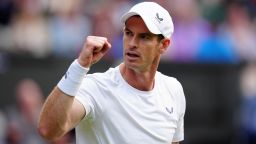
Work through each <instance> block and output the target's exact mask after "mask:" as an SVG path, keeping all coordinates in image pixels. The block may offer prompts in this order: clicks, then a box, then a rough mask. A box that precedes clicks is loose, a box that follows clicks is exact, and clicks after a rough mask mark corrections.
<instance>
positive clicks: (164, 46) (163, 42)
mask: <svg viewBox="0 0 256 144" xmlns="http://www.w3.org/2000/svg"><path fill="white" fill-rule="evenodd" d="M170 44H171V39H168V38H164V39H162V40H161V47H160V53H161V54H163V53H164V52H165V51H166V50H167V48H168V47H169V45H170Z"/></svg>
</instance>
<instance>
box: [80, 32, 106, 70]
mask: <svg viewBox="0 0 256 144" xmlns="http://www.w3.org/2000/svg"><path fill="white" fill-rule="evenodd" d="M110 48H111V44H110V43H109V42H108V40H107V38H105V37H98V36H88V37H87V38H86V41H85V43H84V46H83V49H82V51H81V53H80V55H79V57H78V62H79V64H80V65H82V66H83V67H86V68H89V67H91V65H93V64H94V63H96V62H98V61H99V60H100V59H101V58H102V57H103V56H104V55H105V54H106V52H107V51H108V50H109V49H110Z"/></svg>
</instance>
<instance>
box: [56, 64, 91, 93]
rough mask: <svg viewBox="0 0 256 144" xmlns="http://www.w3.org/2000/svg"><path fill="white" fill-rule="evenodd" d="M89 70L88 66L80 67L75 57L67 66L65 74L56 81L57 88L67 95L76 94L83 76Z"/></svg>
mask: <svg viewBox="0 0 256 144" xmlns="http://www.w3.org/2000/svg"><path fill="white" fill-rule="evenodd" d="M88 71H89V68H84V67H82V66H81V65H80V64H79V63H78V61H77V59H76V60H74V61H73V63H72V64H71V65H70V66H69V68H68V70H67V72H66V74H65V75H64V76H63V77H62V79H61V80H60V81H59V83H58V85H57V86H58V88H59V89H60V90H61V91H62V92H64V93H65V94H67V95H70V96H76V93H77V91H78V89H79V86H80V84H81V83H82V81H83V77H84V76H85V75H86V73H87V72H88Z"/></svg>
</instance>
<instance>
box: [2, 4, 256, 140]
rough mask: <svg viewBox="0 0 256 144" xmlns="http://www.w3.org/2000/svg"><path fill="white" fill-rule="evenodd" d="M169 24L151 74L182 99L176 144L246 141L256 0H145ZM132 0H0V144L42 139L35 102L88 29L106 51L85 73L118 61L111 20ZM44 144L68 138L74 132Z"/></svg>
mask: <svg viewBox="0 0 256 144" xmlns="http://www.w3.org/2000/svg"><path fill="white" fill-rule="evenodd" d="M155 1H156V2H158V3H159V4H161V5H162V6H163V7H165V8H166V9H167V10H168V11H169V12H170V14H171V15H172V18H173V21H174V26H175V30H174V34H173V36H172V44H171V46H170V47H169V49H168V51H167V53H166V54H165V55H163V57H162V62H161V63H160V66H159V71H161V72H162V73H164V74H167V75H170V76H173V77H176V78H177V79H178V80H179V81H180V82H181V83H182V85H183V88H184V92H185V95H186V99H187V110H186V115H185V140H184V141H183V142H182V143H183V144H256V140H255V139H256V0H155ZM138 2H141V0H0V95H1V97H0V144H44V143H50V142H45V141H43V140H42V139H41V138H40V137H39V136H38V134H37V132H36V122H37V119H38V114H39V111H40V109H41V106H42V103H43V101H44V100H45V98H46V96H47V95H48V94H49V93H50V91H51V90H52V88H53V87H54V86H55V85H56V84H57V82H58V81H59V80H60V78H61V77H62V75H63V74H64V73H65V71H66V69H67V68H68V66H69V64H70V63H71V62H72V61H73V60H74V59H75V58H76V57H77V56H78V53H79V51H80V50H81V48H82V44H83V42H84V39H85V37H86V36H88V35H98V36H105V37H107V38H108V40H109V41H110V42H111V44H112V49H111V50H110V51H109V52H108V54H107V55H106V56H105V57H104V58H103V60H101V61H100V62H99V63H97V64H95V65H94V66H93V68H92V69H91V71H90V73H93V72H103V71H105V70H107V69H108V68H109V67H111V66H112V67H113V66H115V65H117V64H119V63H120V62H121V61H122V27H123V25H122V24H121V22H120V17H121V15H122V14H124V12H126V11H127V10H128V9H129V8H130V7H131V6H132V5H133V4H135V3H138ZM51 143H54V144H66V143H68V144H72V143H75V139H74V131H71V132H70V133H68V134H67V135H66V136H65V137H63V138H62V139H60V140H58V141H56V142H51Z"/></svg>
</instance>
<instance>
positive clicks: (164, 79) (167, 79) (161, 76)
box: [156, 72, 182, 89]
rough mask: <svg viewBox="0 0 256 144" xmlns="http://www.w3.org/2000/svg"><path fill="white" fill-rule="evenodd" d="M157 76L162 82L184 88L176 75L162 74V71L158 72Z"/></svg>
mask: <svg viewBox="0 0 256 144" xmlns="http://www.w3.org/2000/svg"><path fill="white" fill-rule="evenodd" d="M156 78H157V79H158V81H160V82H162V83H163V84H164V85H166V86H168V87H171V88H172V89H173V88H178V89H180V88H181V89H182V85H181V83H180V82H179V81H178V80H177V79H176V78H174V77H171V76H167V75H164V74H162V73H161V72H157V74H156Z"/></svg>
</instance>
